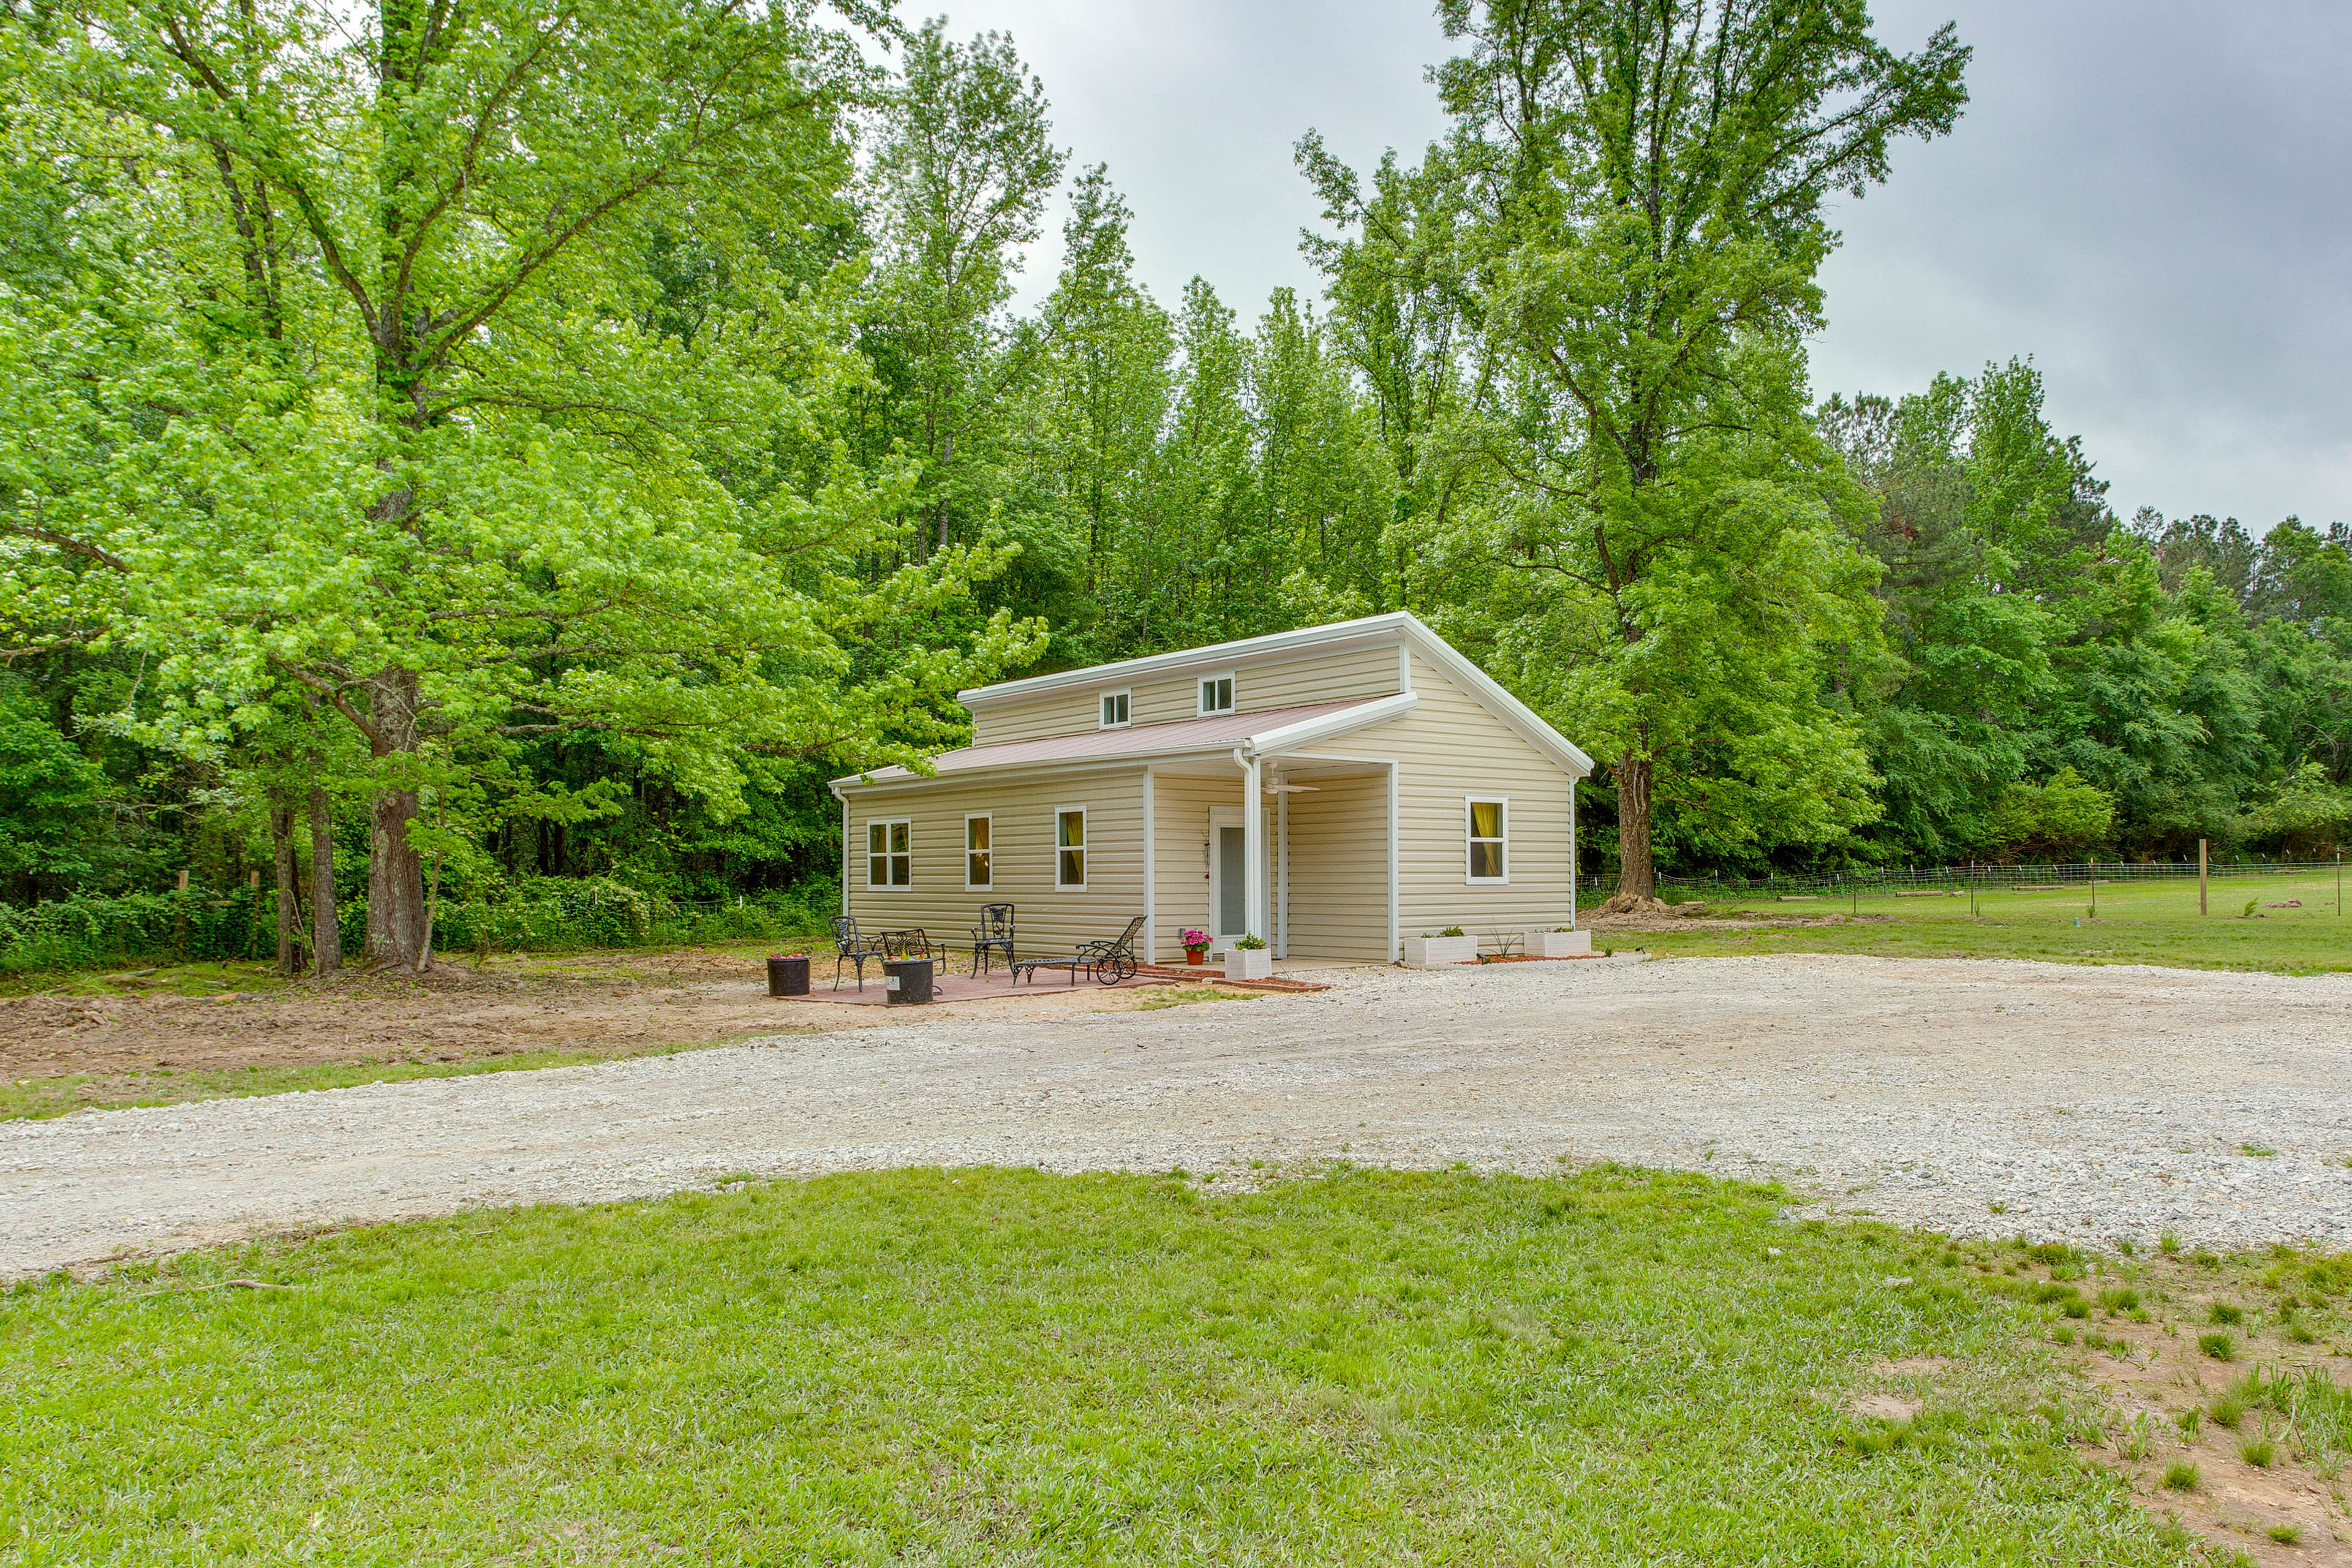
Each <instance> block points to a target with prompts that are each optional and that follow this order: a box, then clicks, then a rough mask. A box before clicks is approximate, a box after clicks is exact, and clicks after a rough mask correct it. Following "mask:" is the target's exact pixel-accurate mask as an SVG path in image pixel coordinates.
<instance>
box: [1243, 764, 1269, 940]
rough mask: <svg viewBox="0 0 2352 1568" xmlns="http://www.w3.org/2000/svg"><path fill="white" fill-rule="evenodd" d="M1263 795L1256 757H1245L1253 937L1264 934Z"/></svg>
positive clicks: (1247, 902)
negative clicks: (1259, 783)
mask: <svg viewBox="0 0 2352 1568" xmlns="http://www.w3.org/2000/svg"><path fill="white" fill-rule="evenodd" d="M1263 798H1264V796H1263V795H1261V793H1260V791H1259V789H1258V762H1257V759H1256V758H1255V757H1249V758H1246V759H1244V762H1243V763H1242V865H1243V867H1244V870H1243V873H1242V888H1243V890H1244V904H1243V910H1244V914H1243V917H1242V919H1243V923H1244V924H1245V925H1247V926H1248V927H1249V931H1248V934H1249V935H1251V936H1263V935H1265V821H1264V820H1263V819H1262V817H1261V816H1260V815H1259V811H1260V805H1259V803H1260V802H1261V800H1262V799H1263Z"/></svg>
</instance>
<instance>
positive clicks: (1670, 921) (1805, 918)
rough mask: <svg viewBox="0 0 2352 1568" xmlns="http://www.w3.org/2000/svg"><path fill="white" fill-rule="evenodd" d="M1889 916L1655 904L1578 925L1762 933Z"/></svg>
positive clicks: (1606, 930)
mask: <svg viewBox="0 0 2352 1568" xmlns="http://www.w3.org/2000/svg"><path fill="white" fill-rule="evenodd" d="M1894 919H1895V917H1894V916H1893V915H1850V914H1841V913H1824V914H1812V913H1796V912H1793V911H1792V912H1790V913H1787V914H1782V913H1780V912H1778V911H1775V912H1773V913H1770V914H1766V913H1763V912H1761V911H1759V910H1722V911H1720V912H1717V911H1716V910H1712V909H1710V908H1709V907H1708V906H1707V905H1706V904H1658V905H1656V906H1655V907H1654V909H1652V910H1646V911H1644V912H1642V913H1639V914H1617V915H1612V914H1592V915H1589V916H1587V917H1586V918H1584V919H1583V920H1582V921H1580V922H1579V923H1580V924H1582V925H1586V926H1589V927H1591V929H1592V930H1593V931H1596V932H1600V933H1601V934H1604V935H1607V934H1612V933H1615V932H1619V931H1763V930H1766V929H1768V928H1770V927H1774V926H1842V925H1885V924H1887V923H1888V922H1890V921H1893V920H1894Z"/></svg>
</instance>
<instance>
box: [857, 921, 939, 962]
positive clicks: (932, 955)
mask: <svg viewBox="0 0 2352 1568" xmlns="http://www.w3.org/2000/svg"><path fill="white" fill-rule="evenodd" d="M873 940H874V942H876V944H877V945H878V946H879V947H880V948H881V949H882V952H883V955H884V956H885V957H888V958H929V959H933V960H944V959H945V958H946V957H947V955H948V944H947V943H946V942H940V941H937V940H936V939H934V938H933V937H932V936H931V934H930V933H929V931H925V930H924V929H923V928H922V927H920V926H908V927H907V928H905V929H904V930H902V931H876V932H875V933H874V937H873Z"/></svg>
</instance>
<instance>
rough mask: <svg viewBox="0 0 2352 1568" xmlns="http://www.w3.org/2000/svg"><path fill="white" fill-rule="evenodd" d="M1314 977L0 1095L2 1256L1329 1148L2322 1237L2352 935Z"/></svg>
mask: <svg viewBox="0 0 2352 1568" xmlns="http://www.w3.org/2000/svg"><path fill="white" fill-rule="evenodd" d="M1331 978H1334V979H1336V980H1338V981H1339V985H1338V987H1337V988H1336V989H1334V990H1332V991H1330V992H1328V993H1324V994H1318V995H1292V996H1267V997H1264V998H1261V999H1259V1000H1255V1001H1252V1002H1246V1003H1218V1004H1213V1005H1199V1006H1189V1007H1180V1008H1171V1009H1168V1010H1165V1011H1160V1012H1150V1013H1118V1014H1074V1015H1070V1016H1067V1017H1066V1018H1063V1019H1056V1020H1053V1021H1048V1022H1039V1021H1037V1020H1034V1019H1027V1020H1006V1021H1001V1022H1000V1021H994V1020H984V1019H983V1020H975V1019H972V1018H968V1017H967V1018H962V1019H942V1020H929V1021H925V1022H921V1023H911V1024H907V1025H904V1026H891V1027H884V1028H865V1029H858V1030H854V1031H847V1032H844V1033H840V1034H830V1035H818V1036H799V1037H790V1038H785V1039H781V1040H778V1041H776V1042H774V1043H772V1044H762V1043H758V1042H754V1043H752V1044H751V1045H746V1046H740V1047H728V1048H724V1049H713V1050H704V1051H694V1052H688V1053H686V1054H683V1055H678V1056H669V1057H658V1058H646V1059H639V1060H633V1061H623V1062H615V1063H611V1064H606V1065H603V1066H597V1067H583V1068H556V1069H551V1070H545V1071H538V1072H509V1073H498V1074H490V1075H486V1076H482V1077H477V1078H463V1079H439V1080H430V1081H424V1082H412V1083H404V1084H378V1085H373V1086H370V1087H366V1088H361V1089H332V1090H326V1091H321V1092H316V1093H308V1094H288V1095H278V1096H273V1097H269V1098H266V1099H251V1100H215V1101H210V1102H206V1103H203V1104H197V1105H185V1106H174V1107H170V1108H163V1109H156V1110H113V1111H81V1112H78V1113H76V1114H75V1115H72V1116H68V1117H65V1118H62V1119H60V1120H58V1121H16V1122H6V1123H0V1194H5V1203H0V1276H5V1275H19V1274H25V1273H29V1272H35V1271H38V1270H42V1269H47V1268H56V1267H58V1266H62V1265H68V1264H79V1263H86V1262H90V1261H94V1260H97V1259H100V1258H107V1257H110V1256H114V1255H118V1254H121V1253H142V1252H152V1251H158V1250H168V1249H173V1248H178V1247H189V1246H194V1245H198V1244H203V1243H207V1242H215V1241H221V1240H226V1239H231V1238H235V1237H245V1236H251V1235H254V1234H257V1233H262V1232H268V1231H277V1230H285V1229H289V1228H296V1227H301V1226H316V1225H324V1224H332V1223H336V1222H340V1221H345V1220H388V1219H399V1218H406V1217H410V1216H415V1215H433V1214H444V1213H447V1212H449V1211H451V1210H454V1209H458V1208H463V1207H467V1206H471V1205H486V1204H488V1205H495V1204H527V1203H541V1202H565V1203H572V1202H583V1201H593V1200H598V1199H609V1198H621V1197H631V1196H644V1195H649V1194H659V1193H665V1192H669V1191H673V1190H676V1189H677V1188H681V1187H688V1186H695V1185H699V1184H709V1182H711V1181H712V1180H713V1179H715V1178H717V1177H719V1176H721V1175H725V1174H729V1173H736V1172H752V1173H761V1174H783V1173H813V1172H820V1171H840V1170H857V1169H869V1168H873V1167H877V1166H887V1165H905V1164H939V1165H957V1164H971V1163H1004V1164H1023V1165H1030V1164H1034V1165H1038V1166H1043V1167H1045V1168H1049V1169H1053V1170H1064V1171H1076V1170H1095V1169H1144V1170H1166V1169H1168V1168H1169V1167H1170V1166H1171V1165H1182V1166H1184V1167H1186V1168H1188V1169H1190V1170H1192V1171H1196V1172H1213V1171H1217V1170H1220V1169H1223V1168H1228V1167H1232V1166H1234V1165H1235V1164H1237V1163H1241V1164H1245V1163H1246V1162H1248V1161H1251V1160H1265V1161H1300V1160H1310V1159H1322V1158H1334V1157H1345V1158H1348V1159H1351V1160H1358V1161H1362V1162H1367V1163H1397V1164H1408V1165H1437V1164H1444V1163H1451V1162H1454V1161H1465V1162H1468V1163H1471V1164H1473V1165H1475V1166H1479V1167H1482V1168H1511V1169H1517V1170H1522V1171H1543V1170H1553V1169H1557V1168H1558V1165H1557V1162H1558V1160H1559V1157H1561V1156H1565V1157H1566V1158H1568V1159H1569V1160H1570V1161H1571V1162H1582V1161H1591V1160H1601V1159H1612V1160H1620V1161H1625V1162H1630V1163H1642V1164H1648V1165H1664V1166H1677V1167H1685V1168H1689V1169H1694V1170H1706V1171H1712V1172H1717V1173H1726V1174H1735V1175H1772V1176H1779V1177H1781V1178H1784V1179H1786V1180H1788V1181H1790V1183H1791V1184H1794V1185H1795V1186H1797V1187H1798V1188H1799V1189H1801V1190H1802V1191H1804V1192H1806V1193H1808V1194H1811V1195H1812V1196H1813V1197H1814V1198H1816V1199H1817V1200H1819V1201H1822V1202H1823V1203H1826V1204H1827V1205H1831V1206H1833V1207H1840V1208H1844V1209H1848V1210H1866V1211H1870V1212H1874V1213H1876V1214H1879V1215H1884V1216H1886V1217H1888V1218H1892V1219H1898V1220H1903V1221H1906V1222H1912V1223H1916V1224H1920V1225H1926V1226H1933V1227H1935V1228H1937V1229H1942V1230H1948V1231H1954V1232H1967V1233H1986V1232H1998V1233H2002V1234H2010V1233H2014V1232H2017V1231H2020V1230H2022V1231H2024V1232H2026V1233H2028V1234H2030V1235H2032V1236H2035V1237H2063V1238H2068V1239H2076V1240H2082V1239H2100V1238H2108V1237H2142V1238H2153V1237H2156V1236H2158V1234H2160V1233H2162V1232H2165V1231H2172V1232H2176V1233H2178V1234H2179V1236H2180V1237H2181V1238H2182V1239H2183V1240H2184V1241H2188V1242H2209V1243H2212V1244H2214V1245H2217V1246H2225V1247H2252V1246H2256V1245H2260V1244H2265V1243H2269V1242H2272V1241H2276V1240H2289V1239H2308V1240H2312V1241H2315V1242H2319V1243H2322V1244H2326V1245H2330V1246H2336V1247H2343V1246H2347V1245H2352V1167H2347V1159H2352V975H2331V976H2322V977H2316V978H2289V977H2283V976H2277V975H2249V974H2221V973H2193V972H2188V971H2179V970H2161V969H2145V968H2120V967H2119V968H2082V967H2074V966H2068V965H2060V964H2034V963H1967V962H1929V961H1907V960H1879V959H1866V958H1845V957H1829V956H1819V957H1773V958H1753V959H1745V958H1727V959H1679V960H1674V961H1668V962H1657V963H1633V962H1628V961H1625V960H1615V961H1608V962H1600V963H1559V964H1542V963H1525V964H1508V965H1501V966H1488V967H1486V968H1483V969H1475V970H1453V971H1437V972H1427V973H1418V972H1412V971H1403V970H1388V971H1351V972H1343V973H1339V974H1335V975H1333V976H1331ZM1996 1205H1998V1209H1997V1207H1996Z"/></svg>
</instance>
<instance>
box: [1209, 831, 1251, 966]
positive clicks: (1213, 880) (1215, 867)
mask: <svg viewBox="0 0 2352 1568" xmlns="http://www.w3.org/2000/svg"><path fill="white" fill-rule="evenodd" d="M1246 838H1247V835H1245V834H1244V833H1243V831H1242V813H1241V808H1240V807H1239V806H1231V807H1220V808H1218V809H1216V810H1214V811H1212V812H1210V813H1209V927H1208V929H1209V951H1210V952H1224V951H1225V949H1227V948H1229V947H1231V946H1233V944H1234V942H1235V941H1237V940H1238V939H1240V938H1242V937H1244V936H1247V935H1248V934H1249V928H1250V922H1249V861H1248V858H1247V851H1246V847H1245V840H1246ZM1263 841H1264V836H1263V835H1260V842H1261V843H1263Z"/></svg>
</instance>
